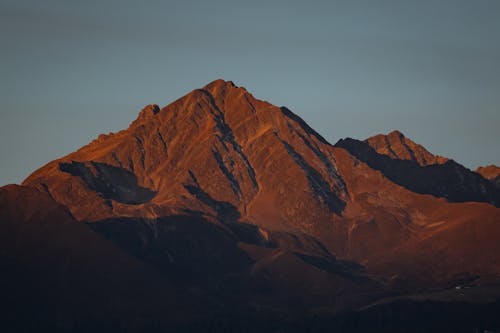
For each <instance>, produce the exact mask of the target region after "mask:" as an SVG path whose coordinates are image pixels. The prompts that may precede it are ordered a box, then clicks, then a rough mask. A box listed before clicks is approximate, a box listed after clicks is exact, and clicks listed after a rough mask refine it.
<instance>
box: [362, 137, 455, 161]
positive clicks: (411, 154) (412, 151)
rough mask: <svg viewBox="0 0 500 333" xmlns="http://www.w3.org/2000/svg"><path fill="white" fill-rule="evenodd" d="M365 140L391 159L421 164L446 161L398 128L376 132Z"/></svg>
mask: <svg viewBox="0 0 500 333" xmlns="http://www.w3.org/2000/svg"><path fill="white" fill-rule="evenodd" d="M365 142H366V143H368V144H369V145H370V146H371V147H372V148H373V149H375V150H376V151H377V153H379V154H383V155H387V156H389V157H390V158H392V159H399V160H411V161H415V162H417V163H418V164H420V165H421V166H427V165H432V164H443V163H445V162H446V161H448V159H447V158H445V157H442V156H438V155H433V154H432V153H430V152H429V151H428V150H427V149H425V148H424V147H423V146H421V145H419V144H417V143H415V142H413V141H412V140H410V139H408V138H407V137H406V136H405V135H404V134H403V133H401V132H400V131H398V130H394V131H391V132H390V133H388V134H377V135H375V136H372V137H370V138H368V139H366V140H365Z"/></svg>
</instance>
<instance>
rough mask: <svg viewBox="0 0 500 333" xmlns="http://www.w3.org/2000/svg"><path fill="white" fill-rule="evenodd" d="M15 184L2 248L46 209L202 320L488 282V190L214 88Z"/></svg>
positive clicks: (494, 193) (495, 213)
mask: <svg viewBox="0 0 500 333" xmlns="http://www.w3.org/2000/svg"><path fill="white" fill-rule="evenodd" d="M22 185H23V186H22V187H19V188H16V189H15V190H14V189H12V188H3V189H2V191H3V192H0V193H17V194H15V196H14V197H15V199H12V198H11V197H9V196H8V195H7V197H8V198H10V199H5V198H7V197H5V196H4V197H2V205H3V206H2V207H9V210H8V211H9V212H13V213H12V214H13V215H9V216H8V217H6V218H5V219H6V220H7V221H10V222H8V223H7V224H5V223H4V224H2V225H0V227H3V228H8V229H7V231H6V233H5V234H10V233H11V232H13V231H12V230H11V229H12V227H11V225H15V224H16V223H20V224H24V223H28V222H26V218H25V217H24V216H19V215H16V214H20V213H19V212H20V211H22V209H21V208H20V207H21V206H22V202H23V201H26V200H27V201H29V202H32V201H33V202H35V203H34V205H35V206H36V207H38V208H37V209H36V210H35V211H33V212H32V213H29V214H28V215H29V218H30V219H31V218H33V219H34V220H37V219H40V221H45V220H44V218H45V217H44V216H45V215H44V213H43V212H44V210H43V209H42V207H44V205H45V206H47V207H52V206H57V205H59V206H57V207H61V208H60V209H63V210H64V213H61V214H63V215H64V217H62V215H61V217H56V218H55V220H64V221H68V222H67V223H69V224H70V225H72V227H71V228H80V229H82V228H83V229H85V231H81V232H82V233H84V234H86V235H87V234H88V233H89V232H90V235H92V237H98V238H99V237H101V238H99V241H97V240H96V241H94V240H92V241H91V240H89V243H91V242H97V243H98V242H104V243H105V244H106V246H109V247H111V249H110V250H109V252H110V253H115V252H117V253H120V255H124V256H127V258H131V259H127V260H132V259H133V262H134V263H135V262H136V261H137V262H139V263H140V264H142V265H145V267H148V269H150V268H151V269H154V270H155V271H157V272H158V274H159V276H160V277H159V278H160V279H163V278H165V279H166V280H167V281H169V283H172V284H173V285H174V286H175V288H174V289H176V290H182V292H183V293H184V294H183V295H184V296H183V297H185V298H186V300H187V301H189V300H191V299H196V297H201V299H203V300H204V301H206V303H204V304H209V305H208V307H210V308H213V309H214V311H218V310H220V303H223V304H226V307H224V308H225V309H227V308H234V309H238V310H241V311H243V312H244V311H247V310H248V309H250V308H251V309H253V310H255V308H256V307H257V308H258V307H264V308H266V307H267V308H273V309H276V308H278V309H280V311H285V310H284V309H285V308H286V309H287V310H286V311H290V308H289V307H288V305H287V306H285V304H295V305H296V307H292V308H293V309H294V311H295V310H297V309H299V308H301V307H305V308H307V309H310V308H321V309H324V308H325V307H326V308H328V309H329V311H339V310H345V309H351V308H354V307H356V306H361V305H363V304H367V303H368V302H370V301H373V300H375V299H377V298H380V297H381V295H385V296H387V295H388V294H390V293H393V292H394V290H396V289H397V288H403V289H397V290H400V291H401V290H403V291H404V292H411V291H412V290H414V289H411V288H415V287H418V288H420V289H419V290H421V289H422V288H424V289H425V288H436V287H438V286H449V285H450V284H451V285H452V284H455V283H458V282H459V281H463V279H464V276H466V277H470V276H473V277H484V276H498V275H500V255H499V253H500V251H499V250H500V249H499V247H498V244H500V242H499V236H498V235H500V209H499V208H496V207H495V205H496V206H498V205H499V202H500V200H499V198H500V196H499V191H498V188H495V186H494V185H493V184H492V183H491V182H490V181H488V180H487V179H485V178H484V177H482V176H480V175H479V174H477V173H475V172H472V171H470V170H468V169H466V168H464V167H463V166H461V165H459V164H458V163H456V162H454V161H452V160H448V159H446V158H443V157H439V156H434V155H432V154H431V153H429V152H428V151H427V150H425V148H423V147H422V146H420V145H418V144H416V143H414V142H412V141H411V140H409V139H407V138H405V137H404V136H403V135H402V134H401V133H399V132H392V133H390V134H388V135H387V136H385V135H378V136H375V137H373V138H369V139H367V140H365V141H358V140H354V139H344V140H340V141H339V142H338V143H337V144H336V145H335V146H333V145H331V144H329V143H328V142H327V141H326V140H325V139H324V138H323V137H321V136H320V135H319V134H318V133H316V132H315V131H314V130H313V129H312V128H310V127H309V126H308V125H307V124H306V123H305V122H304V121H303V120H302V119H300V117H298V116H297V115H295V114H294V113H293V112H292V111H290V110H289V109H287V108H285V107H276V106H273V105H272V104H270V103H268V102H265V101H260V100H258V99H256V98H254V97H253V96H252V95H251V94H250V93H249V92H248V91H246V90H245V89H244V88H242V87H237V86H236V85H234V84H233V83H232V82H227V81H223V80H217V81H214V82H212V83H210V84H208V85H207V86H205V87H203V88H202V89H196V90H194V91H192V92H190V93H188V94H187V95H185V96H184V97H182V98H180V99H178V100H176V101H175V102H173V103H172V104H170V105H168V106H166V107H163V108H160V107H158V106H157V105H149V106H146V107H145V108H144V109H143V110H142V111H141V112H140V114H139V116H138V118H137V119H136V120H135V121H134V122H132V123H131V124H130V126H129V127H128V128H127V129H125V130H123V131H120V132H118V133H116V134H110V135H101V136H99V137H98V138H97V139H96V140H94V141H92V142H91V143H89V144H88V145H86V146H84V147H82V148H80V149H79V150H77V151H76V152H74V153H71V154H69V155H68V156H65V157H63V158H61V159H58V160H55V161H52V162H50V163H48V164H47V165H45V166H43V167H42V168H40V169H39V170H37V171H35V172H34V173H33V174H32V175H30V176H29V177H28V178H27V179H26V180H25V181H24V182H23V184H22ZM30 193H31V194H30ZM34 193H36V195H35V194H34ZM9 195H10V194H9ZM46 202H47V204H46ZM48 202H50V204H48ZM16 207H17V208H16ZM18 211H19V212H18ZM27 211H30V210H27ZM9 214H11V213H9ZM30 221H31V220H30ZM2 222H3V221H2ZM64 223H66V222H64ZM9 228H10V229H9ZM83 229H82V230H83ZM75 230H76V229H75ZM71 234H72V233H71ZM85 237H91V236H85ZM70 239H71V238H70ZM78 244H80V243H78ZM103 246H104V245H103ZM34 247H35V245H34ZM82 247H84V245H82ZM104 252H106V251H104ZM96 255H99V256H106V255H107V254H97V253H96ZM134 263H133V264H131V267H132V266H134V265H135V264H134ZM155 274H156V273H155ZM457 281H458V282H457ZM395 288H396V289H395ZM193 290H194V291H195V296H193V295H192V294H190V292H192V291H193ZM390 290H392V291H390ZM188 291H190V292H188ZM389 291H390V292H389ZM214 300H215V301H214ZM217 304H219V305H217ZM256 304H257V305H256ZM298 304H301V305H300V306H299V305H298Z"/></svg>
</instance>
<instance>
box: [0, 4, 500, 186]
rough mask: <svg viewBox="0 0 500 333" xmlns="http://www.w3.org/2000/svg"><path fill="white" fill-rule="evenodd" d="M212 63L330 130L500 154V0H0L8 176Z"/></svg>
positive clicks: (2, 147)
mask: <svg viewBox="0 0 500 333" xmlns="http://www.w3.org/2000/svg"><path fill="white" fill-rule="evenodd" d="M216 78H224V79H226V80H232V81H234V82H235V83H236V84H237V85H240V86H244V87H246V88H247V89H248V90H249V91H250V92H251V93H253V94H254V96H255V97H257V98H260V99H265V100H268V101H269V102H271V103H273V104H276V105H279V106H281V105H286V106H288V107H289V108H290V109H292V110H293V111H294V112H295V113H297V114H299V115H300V116H301V117H302V118H304V120H305V121H307V122H308V123H309V124H310V125H311V126H312V127H313V128H315V129H316V130H318V131H319V132H320V133H321V134H323V135H324V136H325V137H326V138H327V139H328V140H329V141H330V142H331V143H335V142H336V141H337V140H338V139H340V138H343V137H346V136H350V137H354V138H359V139H364V138H366V137H369V136H371V135H374V134H376V133H381V132H388V131H390V130H392V129H399V130H401V131H402V132H403V133H405V134H406V135H407V136H408V137H410V138H412V139H413V140H414V141H416V142H418V143H421V144H423V145H424V146H425V147H427V148H428V149H429V150H430V151H431V152H433V153H436V154H440V155H445V156H447V157H451V158H453V159H455V160H456V161H458V162H460V163H463V164H464V165H465V166H467V167H469V168H476V166H478V165H484V164H491V163H495V164H498V165H500V148H499V147H498V144H499V142H500V1H498V0H489V1H486V0H468V1H460V0H435V1H422V0H414V1H403V0H394V1H376V0H369V1H354V0H346V1H332V0H330V1H291V0H289V1H271V0H268V1H257V0H253V1H248V0H247V1H245V2H241V1H235V0H228V1H215V0H211V1H206V0H205V1H130V0H113V1H106V0H100V1H90V0H86V1H81V0H79V1H72V0H64V1H57V0H43V1H40V0H33V1H29V0H11V1H9V0H0V135H1V137H0V156H1V162H0V185H3V184H7V183H12V182H16V183H17V182H20V181H22V180H23V179H24V178H25V177H26V176H27V175H28V174H29V173H31V172H32V171H34V170H35V169H36V168H38V167H40V166H42V165H43V164H45V163H46V162H48V161H50V160H53V159H55V158H58V157H61V156H63V155H65V154H67V153H70V152H71V151H73V150H75V149H77V148H78V147H80V146H82V145H84V144H86V143H88V142H89V141H91V140H92V139H93V138H95V137H96V136H97V135H98V134H99V133H107V132H110V131H118V130H120V129H122V128H124V127H127V126H128V124H129V123H130V122H131V121H132V120H133V119H134V118H135V117H136V116H137V113H138V112H139V111H140V109H141V108H142V106H144V105H146V104H149V103H157V104H159V105H161V106H164V105H166V104H168V103H170V102H172V101H173V100H175V99H177V98H178V97H181V96H182V95H184V94H185V93H187V92H189V91H190V90H192V89H195V88H198V87H202V86H204V85H205V84H206V83H208V82H210V81H212V80H214V79H216Z"/></svg>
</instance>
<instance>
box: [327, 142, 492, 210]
mask: <svg viewBox="0 0 500 333" xmlns="http://www.w3.org/2000/svg"><path fill="white" fill-rule="evenodd" d="M335 147H339V148H344V149H346V150H347V151H348V152H349V153H351V154H352V155H353V156H355V157H356V158H358V159H359V160H360V161H362V162H364V163H366V164H368V166H370V167H371V168H373V169H375V170H379V171H380V172H382V174H384V176H386V177H387V178H389V179H390V180H391V181H393V182H395V183H397V184H399V185H401V186H404V187H405V188H407V189H409V190H411V191H413V192H416V193H421V194H432V195H434V196H436V197H441V198H446V199H447V200H449V201H452V202H466V201H477V202H487V203H490V204H493V205H495V206H496V207H500V190H499V189H497V188H495V186H493V184H492V183H491V182H489V181H487V180H486V179H484V178H483V177H481V176H480V175H478V174H477V173H475V172H472V171H470V170H468V169H467V168H465V167H463V166H462V165H460V164H458V163H456V162H455V161H453V160H449V161H447V162H446V163H444V164H433V165H429V166H424V167H423V166H420V165H419V164H418V163H417V162H415V161H410V160H399V159H392V158H390V157H389V156H386V155H382V154H379V153H377V152H376V151H375V150H374V149H373V148H372V147H371V146H370V145H369V144H368V143H366V142H363V141H359V140H355V139H351V138H347V139H342V140H339V141H338V142H337V143H336V144H335Z"/></svg>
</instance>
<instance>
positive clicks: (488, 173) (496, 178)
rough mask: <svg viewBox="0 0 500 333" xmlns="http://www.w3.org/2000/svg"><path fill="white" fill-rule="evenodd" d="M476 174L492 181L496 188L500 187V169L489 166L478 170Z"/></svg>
mask: <svg viewBox="0 0 500 333" xmlns="http://www.w3.org/2000/svg"><path fill="white" fill-rule="evenodd" d="M476 172H477V173H478V174H480V175H481V176H483V177H484V178H486V179H488V180H489V181H491V182H492V183H493V184H495V186H496V187H500V167H497V166H496V165H488V166H484V167H479V168H477V169H476Z"/></svg>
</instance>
